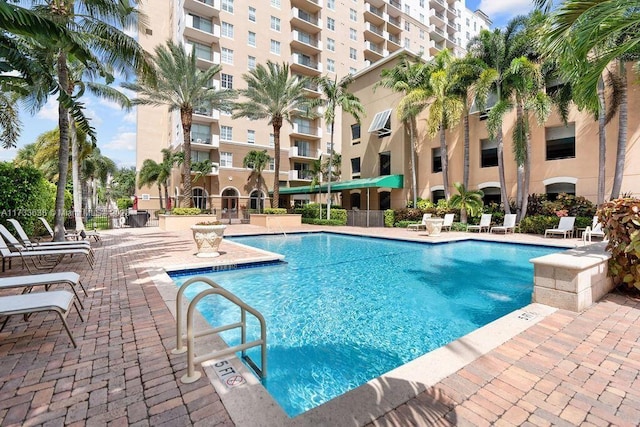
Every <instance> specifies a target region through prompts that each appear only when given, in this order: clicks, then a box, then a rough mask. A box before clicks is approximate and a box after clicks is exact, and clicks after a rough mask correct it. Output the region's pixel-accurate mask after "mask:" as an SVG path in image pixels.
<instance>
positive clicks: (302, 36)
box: [293, 31, 320, 48]
mask: <svg viewBox="0 0 640 427" xmlns="http://www.w3.org/2000/svg"><path fill="white" fill-rule="evenodd" d="M293 39H294V40H297V41H299V42H300V43H304V44H307V45H309V46H313V47H315V48H319V47H320V44H319V42H318V39H317V38H316V37H311V36H310V35H309V34H307V33H302V32H300V31H294V32H293Z"/></svg>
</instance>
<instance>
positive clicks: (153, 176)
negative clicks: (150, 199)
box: [138, 159, 164, 209]
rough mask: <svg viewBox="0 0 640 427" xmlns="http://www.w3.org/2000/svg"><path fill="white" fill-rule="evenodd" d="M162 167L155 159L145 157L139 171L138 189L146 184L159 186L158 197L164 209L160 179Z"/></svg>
mask: <svg viewBox="0 0 640 427" xmlns="http://www.w3.org/2000/svg"><path fill="white" fill-rule="evenodd" d="M161 169H162V167H161V166H160V165H159V164H158V163H157V162H156V161H155V160H153V159H145V160H144V161H143V162H142V167H141V168H140V171H139V172H138V189H141V188H142V187H144V186H149V187H150V186H152V185H157V186H158V197H159V199H160V209H164V205H163V203H162V181H160V173H161Z"/></svg>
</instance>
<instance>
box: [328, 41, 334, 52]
mask: <svg viewBox="0 0 640 427" xmlns="http://www.w3.org/2000/svg"><path fill="white" fill-rule="evenodd" d="M327 50H329V51H331V52H335V50H336V41H335V40H334V39H331V38H327Z"/></svg>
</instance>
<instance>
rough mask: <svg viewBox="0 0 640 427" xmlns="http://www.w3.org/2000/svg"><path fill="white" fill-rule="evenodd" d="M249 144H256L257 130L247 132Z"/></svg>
mask: <svg viewBox="0 0 640 427" xmlns="http://www.w3.org/2000/svg"><path fill="white" fill-rule="evenodd" d="M247 142H248V143H249V144H255V142H256V131H255V130H251V129H249V130H247Z"/></svg>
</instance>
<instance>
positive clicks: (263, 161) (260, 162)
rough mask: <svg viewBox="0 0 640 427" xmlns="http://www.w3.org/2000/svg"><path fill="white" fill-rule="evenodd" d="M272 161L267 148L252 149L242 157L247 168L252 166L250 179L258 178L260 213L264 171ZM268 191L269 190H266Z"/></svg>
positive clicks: (243, 164)
mask: <svg viewBox="0 0 640 427" xmlns="http://www.w3.org/2000/svg"><path fill="white" fill-rule="evenodd" d="M270 161H271V156H270V155H269V154H268V153H267V150H262V151H258V150H251V151H249V152H248V153H247V155H246V156H244V159H242V166H243V167H245V168H251V174H250V175H249V180H251V179H252V178H255V179H256V182H257V186H258V197H259V200H258V213H260V210H261V206H262V189H263V187H264V183H263V179H262V171H263V170H264V169H265V168H266V167H267V166H268V165H269V162H270ZM266 193H268V190H267V191H266Z"/></svg>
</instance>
